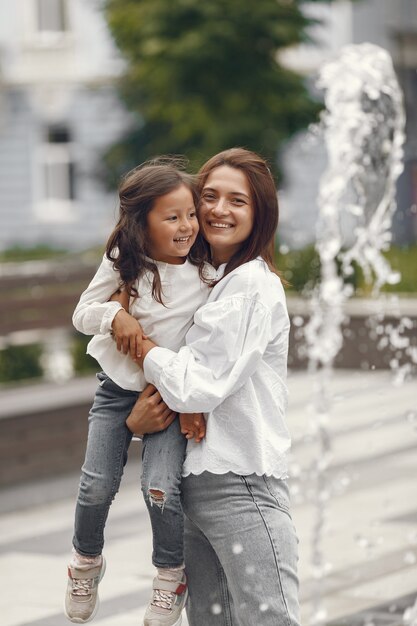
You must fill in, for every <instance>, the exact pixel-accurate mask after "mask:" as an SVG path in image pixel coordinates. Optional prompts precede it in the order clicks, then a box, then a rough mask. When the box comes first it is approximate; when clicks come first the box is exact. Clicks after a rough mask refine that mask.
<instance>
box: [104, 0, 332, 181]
mask: <svg viewBox="0 0 417 626" xmlns="http://www.w3.org/2000/svg"><path fill="white" fill-rule="evenodd" d="M331 1H332V0H327V2H331ZM303 4H306V2H305V0H292V1H291V2H289V1H288V0H262V1H261V2H242V0H210V1H209V2H201V0H175V2H173V1H172V0H107V2H106V5H105V6H106V16H107V20H108V24H109V27H110V31H111V33H112V36H113V38H114V41H115V43H116V45H117V46H118V48H119V50H120V51H121V53H122V55H123V57H124V58H125V60H126V62H127V69H126V72H125V74H124V76H123V77H122V79H121V80H120V83H119V91H120V95H121V97H122V99H123V100H124V102H125V103H126V105H127V107H128V109H129V110H130V111H131V112H132V113H133V115H134V119H135V120H136V124H135V125H134V127H133V128H131V129H130V130H129V132H128V133H127V134H126V136H125V137H124V138H122V140H121V141H119V142H118V143H117V144H115V145H113V146H112V147H111V148H110V150H108V151H107V153H106V154H105V155H104V171H103V177H104V179H105V180H106V181H107V183H108V184H109V185H110V186H113V187H114V186H116V185H117V182H118V180H119V178H120V176H121V175H122V174H123V173H125V172H126V171H128V170H130V169H131V168H133V167H135V166H136V165H137V164H138V163H140V162H142V161H145V160H147V159H148V158H150V157H153V156H155V155H158V154H186V155H187V157H188V158H189V160H190V165H191V168H192V169H193V170H196V169H198V167H199V166H200V165H201V164H202V163H203V162H204V161H205V160H206V159H207V158H208V157H210V156H212V155H213V154H215V153H217V152H219V151H220V150H224V149H225V148H230V147H231V146H245V147H250V148H251V149H252V150H255V151H258V152H260V153H261V154H262V155H263V156H264V157H266V158H267V159H268V160H269V162H270V164H271V166H272V168H273V169H274V170H275V173H278V172H277V154H278V150H279V148H280V146H281V145H282V144H283V143H284V142H285V141H286V140H288V138H289V137H291V135H293V134H294V133H296V132H297V131H298V130H300V129H301V128H304V127H306V126H307V125H308V124H309V123H310V122H312V121H314V119H315V118H316V116H317V114H318V112H319V110H320V108H321V104H320V103H319V102H318V101H316V100H315V99H314V98H313V97H312V95H311V90H308V89H307V85H306V83H305V78H304V77H302V76H301V75H299V74H297V73H295V72H293V71H291V70H289V69H287V68H285V67H283V66H282V65H281V64H280V61H279V52H280V51H282V50H283V49H285V48H287V47H289V46H292V45H294V44H298V43H301V42H305V41H308V40H309V38H310V36H309V34H308V27H309V26H312V25H313V24H315V23H316V20H313V19H311V18H309V17H308V16H307V15H306V13H305V12H303V11H302V5H303ZM309 4H311V0H309Z"/></svg>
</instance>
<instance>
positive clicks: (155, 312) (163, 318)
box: [72, 255, 215, 391]
mask: <svg viewBox="0 0 417 626" xmlns="http://www.w3.org/2000/svg"><path fill="white" fill-rule="evenodd" d="M155 263H156V265H157V267H158V271H159V275H160V277H161V285H162V299H163V302H164V304H165V306H163V305H162V304H160V303H159V302H156V300H155V299H154V298H153V297H152V280H153V274H152V273H151V272H146V273H145V274H144V275H143V276H141V277H140V278H139V279H138V280H137V281H136V285H135V286H136V288H137V290H138V293H139V298H131V300H130V307H129V312H130V314H131V315H133V317H136V318H137V319H138V321H139V322H140V325H141V326H142V329H143V332H144V333H145V335H147V336H148V337H149V338H150V339H152V341H154V342H155V343H157V344H158V345H162V346H164V347H167V348H170V349H171V350H175V351H177V350H178V349H179V348H180V347H181V346H182V345H184V340H185V335H186V333H187V331H188V329H189V328H190V326H191V325H192V323H193V316H194V313H195V311H196V310H197V309H198V308H199V307H200V306H201V305H202V304H203V303H205V302H206V300H207V296H208V293H209V287H208V285H207V284H205V283H203V282H202V281H200V278H199V275H198V268H197V267H196V266H194V265H192V264H191V263H190V262H189V261H188V260H186V261H185V263H183V264H182V265H171V264H168V263H162V262H159V261H155ZM206 272H207V275H208V276H210V273H211V277H213V276H214V275H215V270H214V269H213V268H212V267H211V266H209V265H207V266H206ZM119 287H120V274H119V272H118V271H117V270H115V269H114V267H113V263H112V262H111V261H109V259H108V258H107V257H106V256H105V255H104V257H103V260H102V262H101V265H100V267H99V268H98V270H97V272H96V274H95V276H94V278H93V280H92V281H91V283H90V284H89V286H88V287H87V289H86V290H85V291H84V292H83V293H82V295H81V298H80V301H79V303H78V305H77V307H76V309H75V311H74V315H73V318H72V321H73V324H74V326H75V328H76V329H77V330H79V331H80V332H82V333H84V334H85V335H94V337H93V338H92V339H91V341H90V342H89V344H88V346H87V353H88V354H90V355H91V356H92V357H94V358H95V359H96V360H97V361H98V363H99V364H100V366H101V367H102V369H103V371H104V372H105V373H106V374H107V375H108V376H109V377H110V378H111V379H112V380H113V381H114V382H115V383H117V384H118V385H119V386H120V387H122V388H123V389H129V390H132V391H142V390H143V389H144V388H145V387H146V384H147V383H146V380H145V377H144V374H143V371H142V369H140V368H139V367H138V365H136V364H135V363H134V362H133V361H132V359H131V358H130V356H129V355H125V354H123V353H122V352H119V351H118V350H117V346H116V342H115V341H114V339H113V337H112V335H111V325H112V322H113V319H114V317H115V315H116V313H118V311H119V310H120V309H121V308H122V305H121V304H119V303H118V302H108V299H109V298H110V296H111V295H112V294H113V293H114V292H115V291H116V290H117V289H118V288H119Z"/></svg>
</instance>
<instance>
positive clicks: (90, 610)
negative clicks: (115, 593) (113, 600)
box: [64, 556, 106, 624]
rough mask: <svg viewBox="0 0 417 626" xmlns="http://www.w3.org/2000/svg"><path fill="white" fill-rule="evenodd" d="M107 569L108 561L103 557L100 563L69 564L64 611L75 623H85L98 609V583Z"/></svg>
mask: <svg viewBox="0 0 417 626" xmlns="http://www.w3.org/2000/svg"><path fill="white" fill-rule="evenodd" d="M105 571H106V561H105V559H104V556H102V557H101V564H100V565H93V566H91V565H80V566H79V567H73V566H71V565H69V566H68V585H67V592H66V595H65V608H64V612H65V615H66V617H67V618H68V619H69V620H70V621H71V622H74V623H75V624H85V623H86V622H89V621H90V620H92V619H93V617H94V616H95V614H96V613H97V611H98V605H99V599H98V585H99V582H100V581H101V579H102V578H103V576H104V572H105Z"/></svg>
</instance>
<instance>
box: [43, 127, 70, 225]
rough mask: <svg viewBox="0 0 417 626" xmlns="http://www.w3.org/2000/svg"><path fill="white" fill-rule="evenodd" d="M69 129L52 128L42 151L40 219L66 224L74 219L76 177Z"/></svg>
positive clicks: (46, 133) (48, 131)
mask: <svg viewBox="0 0 417 626" xmlns="http://www.w3.org/2000/svg"><path fill="white" fill-rule="evenodd" d="M71 153H72V144H71V135H70V132H69V129H68V128H67V127H66V126H63V125H55V126H50V127H48V128H47V129H46V132H45V141H44V143H43V144H42V146H41V147H40V151H39V161H38V162H39V170H40V175H39V189H40V194H39V195H40V198H39V202H38V204H37V211H36V212H37V215H38V217H39V219H41V220H43V221H48V222H66V221H72V220H73V219H74V214H73V213H74V201H75V177H74V162H73V159H72V154H71Z"/></svg>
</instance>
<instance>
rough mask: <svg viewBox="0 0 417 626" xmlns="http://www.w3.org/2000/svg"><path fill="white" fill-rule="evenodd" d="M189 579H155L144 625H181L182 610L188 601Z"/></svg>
mask: <svg viewBox="0 0 417 626" xmlns="http://www.w3.org/2000/svg"><path fill="white" fill-rule="evenodd" d="M187 596H188V591H187V579H186V576H185V574H184V575H183V577H182V580H181V581H176V582H172V581H169V580H161V579H160V578H159V577H158V576H157V577H156V578H154V580H153V592H152V598H151V601H150V603H149V606H148V608H147V609H146V613H145V618H144V621H143V625H144V626H180V624H181V620H182V618H181V612H182V610H183V608H184V606H185V603H186V601H187Z"/></svg>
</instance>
